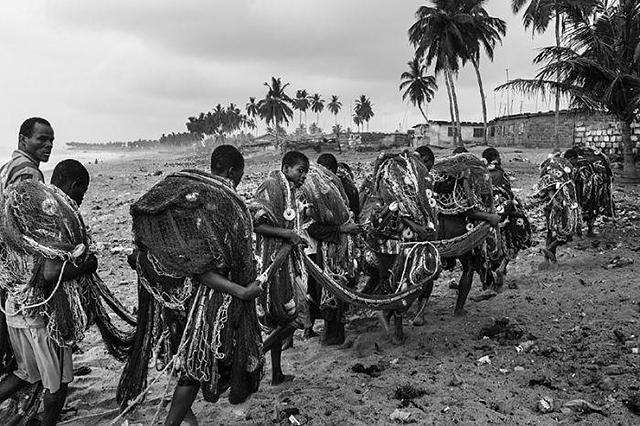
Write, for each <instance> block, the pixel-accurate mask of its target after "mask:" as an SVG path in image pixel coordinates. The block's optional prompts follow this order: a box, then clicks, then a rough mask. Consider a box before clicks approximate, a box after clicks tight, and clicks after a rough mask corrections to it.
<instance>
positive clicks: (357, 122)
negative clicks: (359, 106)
mask: <svg viewBox="0 0 640 426" xmlns="http://www.w3.org/2000/svg"><path fill="white" fill-rule="evenodd" d="M353 124H355V125H356V127H357V128H358V133H360V126H361V125H362V117H360V116H359V115H358V113H354V114H353Z"/></svg>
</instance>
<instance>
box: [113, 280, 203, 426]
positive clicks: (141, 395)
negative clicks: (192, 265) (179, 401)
mask: <svg viewBox="0 0 640 426" xmlns="http://www.w3.org/2000/svg"><path fill="white" fill-rule="evenodd" d="M204 287H205V286H204V285H200V286H199V287H198V292H197V293H196V296H195V298H194V303H193V305H191V310H190V311H189V316H188V320H187V324H186V326H185V327H184V331H183V332H182V338H181V339H180V344H179V345H178V350H177V351H176V354H175V355H174V356H173V358H171V361H169V362H168V363H167V365H166V366H165V367H164V369H163V370H162V371H161V372H160V374H159V375H158V376H157V377H156V378H155V379H153V381H152V382H151V383H150V384H149V386H147V387H146V388H145V389H144V390H143V391H142V392H140V393H139V394H138V396H137V397H136V398H135V399H134V400H133V401H131V402H130V403H129V406H128V407H127V408H126V409H125V410H124V411H123V412H122V413H120V414H119V415H118V417H116V418H115V419H113V420H112V421H111V423H109V425H110V426H112V425H115V424H116V423H117V422H118V421H119V420H120V419H122V418H123V417H124V416H125V415H127V414H128V413H129V412H130V411H131V410H133V408H134V407H135V406H136V405H137V404H138V403H139V402H141V401H142V399H143V398H144V396H145V395H146V394H147V392H149V389H151V386H153V385H154V384H155V383H156V382H157V381H158V380H159V379H160V378H161V377H162V376H163V375H164V374H165V373H166V372H167V370H168V369H169V367H172V369H171V374H170V375H169V382H170V381H171V376H173V374H174V373H175V371H176V368H177V367H176V363H177V359H178V357H179V356H180V353H181V352H182V351H183V350H184V347H185V346H186V345H185V344H186V340H187V330H189V327H190V326H191V322H192V318H193V312H194V310H195V307H196V303H195V301H196V300H198V298H199V297H200V296H201V295H202V294H201V293H202V292H203V291H204ZM165 394H166V390H165ZM163 399H164V394H163V396H162V398H161V399H160V403H161V404H162V400H163ZM157 414H158V413H156V415H157ZM155 419H156V416H154V423H155Z"/></svg>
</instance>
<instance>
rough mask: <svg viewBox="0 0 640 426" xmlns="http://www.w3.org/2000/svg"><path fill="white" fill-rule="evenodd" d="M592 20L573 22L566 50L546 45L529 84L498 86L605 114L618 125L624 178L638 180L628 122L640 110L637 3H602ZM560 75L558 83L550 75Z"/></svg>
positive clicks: (639, 8) (639, 17) (639, 15)
mask: <svg viewBox="0 0 640 426" xmlns="http://www.w3.org/2000/svg"><path fill="white" fill-rule="evenodd" d="M598 7H599V8H600V10H602V13H600V14H598V15H597V16H595V17H594V20H593V22H589V21H588V20H586V19H585V20H582V21H580V22H576V23H575V24H574V27H573V29H572V30H570V32H569V33H568V34H567V35H566V36H565V37H564V38H563V39H564V40H565V41H566V44H567V46H566V47H560V48H558V47H548V48H546V49H543V50H542V52H541V53H540V54H539V55H538V56H537V57H536V58H535V60H534V61H535V62H536V63H543V64H544V65H543V66H542V68H541V69H540V71H539V72H538V75H537V76H536V78H535V79H533V80H522V79H520V80H514V81H512V82H510V83H508V84H505V85H503V86H500V87H498V88H497V89H496V90H501V89H504V88H507V87H514V88H516V89H518V90H519V91H521V92H523V93H539V92H542V93H547V92H548V91H555V92H559V93H561V94H566V95H568V96H569V97H570V100H571V106H578V107H587V108H590V109H596V110H604V111H606V112H608V113H610V114H613V115H615V116H616V117H617V118H618V119H619V120H620V122H621V124H622V141H623V157H624V171H623V178H624V180H626V181H629V182H639V181H640V174H638V171H637V169H636V166H635V159H634V153H633V149H634V148H635V142H634V141H632V140H631V124H632V123H633V122H634V120H635V118H636V117H637V114H638V111H640V71H639V70H640V5H638V2H637V0H618V1H617V2H616V3H614V4H611V5H609V4H607V2H606V1H601V2H599V4H598ZM558 75H560V80H559V81H556V80H555V79H554V77H557V76H558Z"/></svg>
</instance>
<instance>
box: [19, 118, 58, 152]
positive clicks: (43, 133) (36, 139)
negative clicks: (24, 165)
mask: <svg viewBox="0 0 640 426" xmlns="http://www.w3.org/2000/svg"><path fill="white" fill-rule="evenodd" d="M18 149H20V150H22V151H24V152H26V153H27V154H29V155H30V156H32V157H33V158H34V159H35V160H37V161H40V162H42V163H46V162H47V161H49V156H50V155H51V149H53V129H52V128H51V124H49V122H48V121H47V120H45V119H44V118H40V117H31V118H28V119H26V120H25V121H24V123H22V125H21V126H20V133H19V134H18Z"/></svg>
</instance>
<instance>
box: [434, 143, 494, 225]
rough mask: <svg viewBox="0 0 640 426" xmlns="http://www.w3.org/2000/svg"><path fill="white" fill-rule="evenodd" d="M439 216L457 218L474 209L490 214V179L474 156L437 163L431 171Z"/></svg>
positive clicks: (485, 169) (463, 156)
mask: <svg viewBox="0 0 640 426" xmlns="http://www.w3.org/2000/svg"><path fill="white" fill-rule="evenodd" d="M431 173H432V175H433V178H434V181H435V184H434V186H435V190H436V193H437V196H436V200H437V202H438V208H439V212H440V213H441V214H446V215H456V214H461V213H465V212H467V211H470V210H473V209H477V210H481V211H485V212H492V207H493V204H492V198H493V195H492V191H491V178H490V177H489V174H488V172H487V168H486V165H485V164H484V163H483V162H482V160H480V159H479V158H478V157H476V156H475V155H473V154H469V153H461V154H456V155H452V156H449V157H445V158H442V159H439V160H437V161H436V162H435V164H434V166H433V169H432V170H431Z"/></svg>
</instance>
